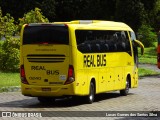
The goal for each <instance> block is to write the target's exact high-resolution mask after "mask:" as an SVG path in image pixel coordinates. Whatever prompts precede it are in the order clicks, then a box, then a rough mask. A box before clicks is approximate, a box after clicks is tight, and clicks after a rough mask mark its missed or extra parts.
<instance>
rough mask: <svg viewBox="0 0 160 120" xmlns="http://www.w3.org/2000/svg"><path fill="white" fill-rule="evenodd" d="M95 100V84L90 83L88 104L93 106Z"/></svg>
mask: <svg viewBox="0 0 160 120" xmlns="http://www.w3.org/2000/svg"><path fill="white" fill-rule="evenodd" d="M94 98H95V87H94V84H93V82H91V83H90V90H89V95H88V96H87V103H89V104H92V103H93V101H94Z"/></svg>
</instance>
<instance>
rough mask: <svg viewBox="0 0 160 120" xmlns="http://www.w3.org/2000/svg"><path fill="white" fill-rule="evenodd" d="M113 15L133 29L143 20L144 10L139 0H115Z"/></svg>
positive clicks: (136, 28)
mask: <svg viewBox="0 0 160 120" xmlns="http://www.w3.org/2000/svg"><path fill="white" fill-rule="evenodd" d="M116 8H117V9H116V13H115V17H116V20H118V21H123V22H125V23H127V24H128V25H129V26H131V27H132V28H133V29H134V31H138V28H139V27H140V26H141V25H142V23H144V22H145V19H146V12H145V10H144V5H143V3H141V1H140V0H117V3H116Z"/></svg>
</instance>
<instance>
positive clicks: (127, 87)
mask: <svg viewBox="0 0 160 120" xmlns="http://www.w3.org/2000/svg"><path fill="white" fill-rule="evenodd" d="M128 93H129V79H128V78H127V80H126V87H125V89H124V90H120V94H121V95H122V96H126V95H128Z"/></svg>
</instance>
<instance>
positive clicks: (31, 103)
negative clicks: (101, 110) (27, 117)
mask: <svg viewBox="0 0 160 120" xmlns="http://www.w3.org/2000/svg"><path fill="white" fill-rule="evenodd" d="M129 95H132V93H130V94H129ZM118 97H120V94H119V93H103V94H98V95H96V99H95V102H94V103H96V102H100V101H103V100H107V99H108V100H109V99H114V98H118ZM94 103H93V104H94ZM83 104H86V102H85V101H84V97H78V99H76V100H75V99H72V98H71V97H70V98H63V99H56V100H55V102H53V103H49V104H41V103H39V101H38V100H37V98H32V97H28V98H27V99H23V100H17V101H11V102H4V103H0V107H13V108H59V107H73V106H79V105H83Z"/></svg>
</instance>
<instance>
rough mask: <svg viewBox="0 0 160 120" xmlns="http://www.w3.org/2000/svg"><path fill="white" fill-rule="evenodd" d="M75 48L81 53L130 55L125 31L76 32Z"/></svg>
mask: <svg viewBox="0 0 160 120" xmlns="http://www.w3.org/2000/svg"><path fill="white" fill-rule="evenodd" d="M75 34H76V40H77V48H78V50H79V51H81V52H82V53H95V52H97V53H98V52H128V53H129V54H131V47H130V42H129V37H128V34H127V32H126V31H107V30H76V31H75Z"/></svg>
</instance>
